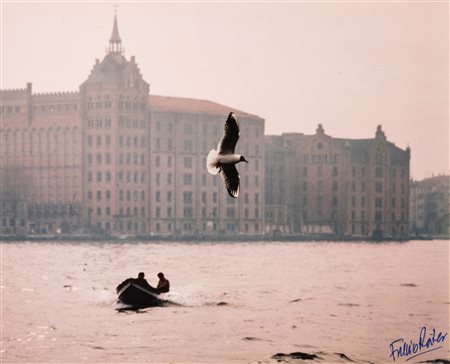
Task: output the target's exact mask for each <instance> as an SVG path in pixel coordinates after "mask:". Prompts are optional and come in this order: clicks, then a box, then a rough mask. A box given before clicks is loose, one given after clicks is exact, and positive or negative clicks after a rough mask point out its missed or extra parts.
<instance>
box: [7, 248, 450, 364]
mask: <svg viewBox="0 0 450 364" xmlns="http://www.w3.org/2000/svg"><path fill="white" fill-rule="evenodd" d="M139 271H144V272H145V273H146V275H147V279H148V280H149V282H150V283H151V284H156V282H157V277H156V274H157V273H158V272H159V271H163V272H164V273H165V274H166V276H167V277H168V278H169V280H170V281H171V288H172V291H171V292H170V293H169V297H168V298H169V299H170V300H172V301H174V302H176V303H178V304H179V306H169V307H159V308H148V309H145V310H142V311H140V312H138V313H136V312H122V313H121V312H118V311H117V310H116V308H117V307H118V306H117V303H116V294H115V287H116V285H117V284H118V283H120V282H121V281H122V280H123V279H125V278H128V277H136V276H137V273H138V272H139ZM1 292H2V322H1V325H2V326H1V328H2V349H1V350H2V359H3V362H11V363H56V362H58V363H126V362H134V363H143V362H145V363H151V362H155V363H161V362H183V363H206V362H208V363H214V362H217V363H249V362H267V363H271V362H276V361H275V359H273V358H272V356H274V355H275V354H277V353H291V352H305V353H311V354H313V353H315V354H316V355H318V356H319V357H321V358H322V359H323V360H319V361H318V362H331V361H333V362H349V360H348V359H351V360H354V361H356V362H379V363H387V362H393V361H392V359H391V358H389V355H390V350H389V344H390V343H391V342H392V341H393V340H395V339H397V338H400V337H404V338H411V339H415V338H418V335H419V331H420V329H421V327H423V326H426V327H427V328H429V329H430V330H431V329H432V328H436V329H438V330H440V331H445V332H448V331H449V308H450V305H449V301H450V298H449V242H448V241H412V242H406V243H342V242H339V243H330V242H314V243H305V242H302V243H262V242H261V243H254V242H252V243H236V244H232V243H216V244H207V243H202V244H191V243H185V244H184V243H54V242H51V243H25V242H24V243H3V245H2V285H1ZM337 353H340V354H344V356H342V355H340V354H337ZM449 357H450V349H449V340H448V339H447V341H445V342H444V346H443V348H441V349H439V350H436V351H434V352H430V353H428V354H425V355H422V356H421V357H418V359H420V360H431V359H436V358H449ZM291 361H292V362H299V361H298V360H291ZM300 362H301V360H300ZM397 362H399V361H398V360H397ZM400 362H405V358H402V360H400ZM410 362H413V361H410Z"/></svg>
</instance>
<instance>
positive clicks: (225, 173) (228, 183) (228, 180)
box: [220, 164, 239, 198]
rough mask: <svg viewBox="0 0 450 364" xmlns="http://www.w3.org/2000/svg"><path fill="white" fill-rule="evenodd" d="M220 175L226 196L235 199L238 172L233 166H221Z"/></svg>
mask: <svg viewBox="0 0 450 364" xmlns="http://www.w3.org/2000/svg"><path fill="white" fill-rule="evenodd" d="M220 174H221V175H222V177H223V180H224V182H225V187H226V188H227V192H228V194H229V195H230V196H231V197H233V198H237V197H238V196H239V172H238V171H237V169H236V166H235V165H234V164H226V165H222V166H221V168H220Z"/></svg>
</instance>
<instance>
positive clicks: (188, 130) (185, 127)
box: [155, 121, 262, 138]
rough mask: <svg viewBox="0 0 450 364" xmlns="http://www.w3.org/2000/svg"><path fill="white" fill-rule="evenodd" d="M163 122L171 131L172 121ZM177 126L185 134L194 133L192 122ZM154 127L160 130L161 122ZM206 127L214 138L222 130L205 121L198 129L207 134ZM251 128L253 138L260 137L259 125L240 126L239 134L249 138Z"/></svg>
mask: <svg viewBox="0 0 450 364" xmlns="http://www.w3.org/2000/svg"><path fill="white" fill-rule="evenodd" d="M164 124H165V126H166V128H167V131H168V132H172V131H173V124H172V123H170V122H167V123H164ZM177 127H182V128H183V133H184V134H186V135H192V134H194V131H195V130H194V129H195V128H194V125H193V124H192V123H184V124H183V126H181V125H179V124H178V125H177ZM155 129H156V131H157V132H160V131H161V122H159V121H157V122H156V123H155ZM208 129H209V134H211V135H212V136H214V138H216V137H217V136H218V135H219V133H221V132H222V130H223V129H222V126H220V128H219V126H218V125H217V124H216V125H211V124H206V123H204V124H202V127H201V128H200V130H201V131H202V133H203V135H207V134H208ZM252 129H253V135H254V137H255V138H259V137H261V135H262V130H261V129H262V128H260V127H255V128H248V127H246V128H242V130H241V136H242V137H246V138H249V137H250V131H251V130H252Z"/></svg>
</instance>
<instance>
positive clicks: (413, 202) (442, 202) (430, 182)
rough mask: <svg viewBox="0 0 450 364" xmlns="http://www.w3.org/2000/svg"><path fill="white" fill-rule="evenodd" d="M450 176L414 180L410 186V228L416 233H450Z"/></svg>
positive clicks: (435, 234)
mask: <svg viewBox="0 0 450 364" xmlns="http://www.w3.org/2000/svg"><path fill="white" fill-rule="evenodd" d="M449 194H450V176H445V175H442V176H435V177H431V178H426V179H424V180H422V181H413V182H411V186H410V206H411V207H410V210H411V212H410V228H411V232H412V233H413V234H416V235H422V234H424V235H431V236H441V237H447V238H448V236H449V235H450V215H449V212H450V198H449Z"/></svg>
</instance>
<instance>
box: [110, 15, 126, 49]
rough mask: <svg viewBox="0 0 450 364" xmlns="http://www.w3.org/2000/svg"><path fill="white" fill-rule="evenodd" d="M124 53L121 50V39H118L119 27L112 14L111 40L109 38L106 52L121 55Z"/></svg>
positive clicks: (115, 17)
mask: <svg viewBox="0 0 450 364" xmlns="http://www.w3.org/2000/svg"><path fill="white" fill-rule="evenodd" d="M124 51H125V50H124V49H122V39H120V35H119V27H118V25H117V14H114V24H113V30H112V34H111V38H109V49H108V52H109V53H118V54H122V53H123V52H124Z"/></svg>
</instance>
